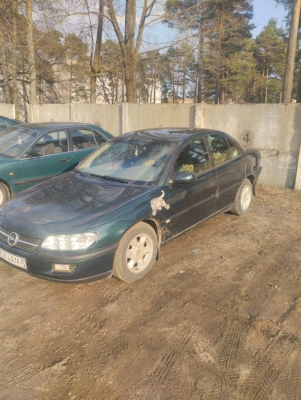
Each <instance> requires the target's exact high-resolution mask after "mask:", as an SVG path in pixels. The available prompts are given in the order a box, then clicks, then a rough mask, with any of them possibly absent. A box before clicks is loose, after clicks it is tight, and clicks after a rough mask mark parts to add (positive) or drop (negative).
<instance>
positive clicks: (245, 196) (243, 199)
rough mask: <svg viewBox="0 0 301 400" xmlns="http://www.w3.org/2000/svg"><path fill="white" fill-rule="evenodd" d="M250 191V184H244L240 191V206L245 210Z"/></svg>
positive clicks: (248, 203) (249, 198) (250, 194)
mask: <svg viewBox="0 0 301 400" xmlns="http://www.w3.org/2000/svg"><path fill="white" fill-rule="evenodd" d="M251 197H252V192H251V188H250V186H245V187H244V188H243V191H242V193H241V208H242V209H243V210H246V209H247V208H248V207H249V205H250V203H251Z"/></svg>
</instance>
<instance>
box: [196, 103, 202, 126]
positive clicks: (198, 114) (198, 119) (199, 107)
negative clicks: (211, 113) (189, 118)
mask: <svg viewBox="0 0 301 400" xmlns="http://www.w3.org/2000/svg"><path fill="white" fill-rule="evenodd" d="M194 127H195V128H203V127H204V102H203V101H202V103H197V104H196V105H195V113H194Z"/></svg>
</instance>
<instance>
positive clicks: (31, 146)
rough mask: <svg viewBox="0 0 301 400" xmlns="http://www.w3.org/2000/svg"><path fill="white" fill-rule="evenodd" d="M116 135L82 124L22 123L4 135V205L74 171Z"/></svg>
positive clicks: (0, 180)
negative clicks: (32, 187)
mask: <svg viewBox="0 0 301 400" xmlns="http://www.w3.org/2000/svg"><path fill="white" fill-rule="evenodd" d="M111 138H112V135H110V134H109V133H108V132H106V131H104V130H103V129H101V128H100V127H99V126H96V125H91V124H82V123H56V122H51V123H33V124H20V125H16V126H14V127H11V128H10V129H7V130H5V131H4V132H2V133H1V134H0V207H1V206H2V205H3V204H4V203H5V202H6V201H7V200H8V199H9V198H10V197H12V196H15V195H16V194H18V193H20V192H22V191H23V190H25V189H28V188H29V187H31V186H33V185H36V184H37V183H41V182H42V181H44V180H46V179H49V178H53V177H54V176H56V175H60V174H63V173H65V172H68V171H71V170H72V169H73V168H74V167H75V166H76V165H77V164H78V163H79V162H80V161H81V160H82V159H83V158H85V157H86V156H87V155H88V154H90V153H91V152H92V151H93V150H95V148H96V147H98V146H101V145H102V144H104V143H105V142H107V141H108V140H109V139H111Z"/></svg>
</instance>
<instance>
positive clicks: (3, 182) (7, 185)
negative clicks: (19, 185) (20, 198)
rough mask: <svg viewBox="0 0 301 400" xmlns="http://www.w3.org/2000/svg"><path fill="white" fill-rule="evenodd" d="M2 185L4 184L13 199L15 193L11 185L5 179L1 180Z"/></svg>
mask: <svg viewBox="0 0 301 400" xmlns="http://www.w3.org/2000/svg"><path fill="white" fill-rule="evenodd" d="M0 183H2V184H3V185H4V186H5V187H6V189H7V191H8V195H9V197H12V194H13V192H12V190H11V187H10V186H9V184H8V183H7V182H6V181H5V180H4V179H1V178H0Z"/></svg>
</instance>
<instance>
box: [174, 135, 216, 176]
mask: <svg viewBox="0 0 301 400" xmlns="http://www.w3.org/2000/svg"><path fill="white" fill-rule="evenodd" d="M210 168H211V165H210V161H209V154H208V151H207V147H206V145H205V142H204V139H202V138H198V139H194V140H192V141H191V142H189V143H188V144H187V145H186V146H185V147H184V149H182V150H181V152H180V154H179V155H178V158H177V159H176V162H175V164H174V171H175V172H193V173H194V174H196V175H198V174H200V173H202V172H204V171H206V170H208V169H210Z"/></svg>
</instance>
